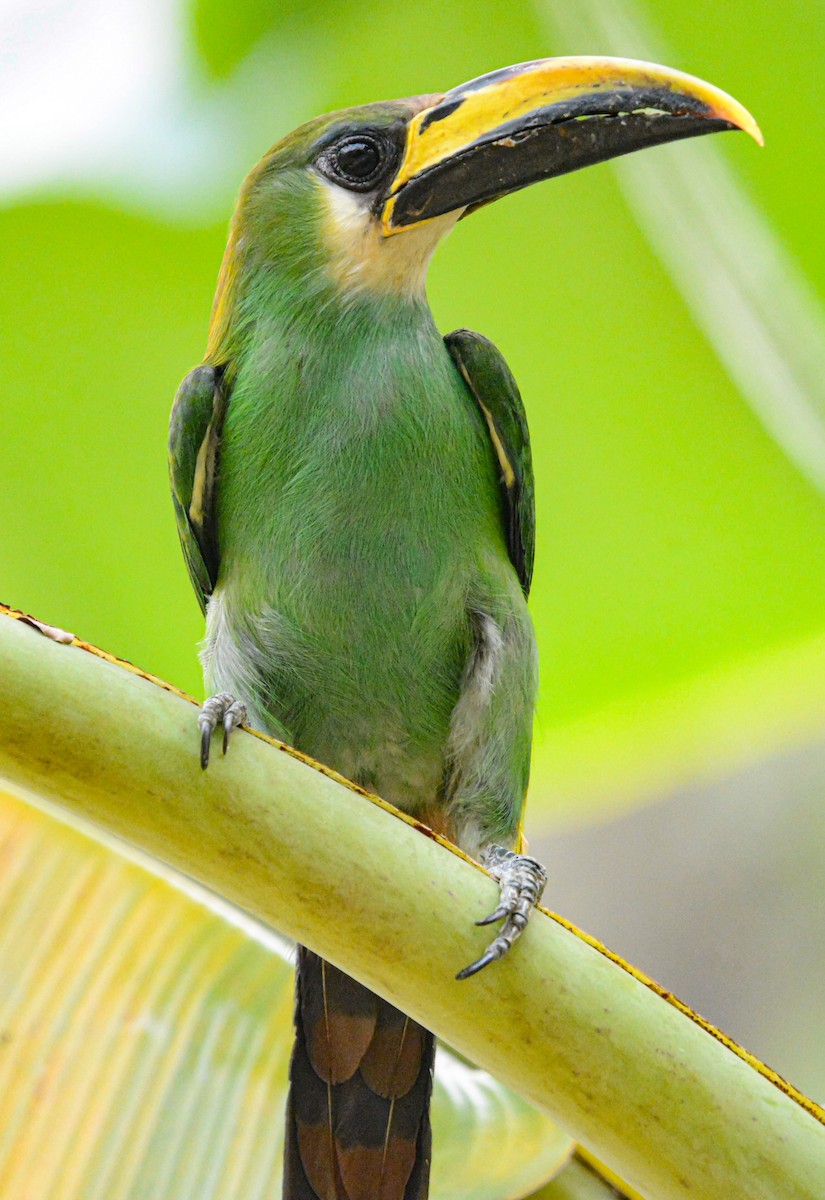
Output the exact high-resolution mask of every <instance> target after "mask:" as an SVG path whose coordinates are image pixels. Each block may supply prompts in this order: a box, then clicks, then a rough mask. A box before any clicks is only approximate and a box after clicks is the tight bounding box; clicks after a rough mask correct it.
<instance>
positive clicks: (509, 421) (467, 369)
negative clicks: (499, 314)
mask: <svg viewBox="0 0 825 1200" xmlns="http://www.w3.org/2000/svg"><path fill="white" fill-rule="evenodd" d="M444 342H445V345H446V347H447V349H448V351H449V352H450V356H451V357H452V360H453V362H454V363H455V365H456V366H457V367H458V369H459V371H460V373H461V377H462V379H463V380H464V382H465V383H466V384H467V387H468V388H469V389H470V392H471V394H472V396H473V399H474V400H475V402H476V404H477V405H478V407H479V409H480V410H481V415H482V416H483V417H484V421H485V424H486V425H487V429H488V432H489V434H490V441H491V442H492V444H493V449H494V451H495V455H496V459H497V461H498V465H499V486H500V488H501V498H502V501H503V503H504V517H505V534H506V538H507V549H508V552H509V554H510V561H511V562H512V564H513V566H514V567H515V569H516V573H517V574H518V577H519V579H520V581H521V586H522V589H523V591H524V594H525V596H528V595H529V594H530V583H531V581H532V578H533V560H534V558H535V550H536V499H535V481H534V477H533V458H532V454H531V452H530V432H529V430H528V428H527V414H526V413H525V411H524V404H523V403H522V399H521V393H520V392H519V390H518V384H517V383H516V381H515V379H514V378H513V374H512V372H511V371H510V368H509V367H508V366H507V363H506V362H505V361H504V358H503V356H502V354H501V353H500V351H499V350H497V349H496V347H495V346H494V345H493V343H492V342H491V341H490V340H489V339H488V338H486V337H483V336H482V335H481V334H480V333H474V332H473V331H472V330H471V329H456V330H454V332H453V333H449V334H447V336H446V337H445V338H444Z"/></svg>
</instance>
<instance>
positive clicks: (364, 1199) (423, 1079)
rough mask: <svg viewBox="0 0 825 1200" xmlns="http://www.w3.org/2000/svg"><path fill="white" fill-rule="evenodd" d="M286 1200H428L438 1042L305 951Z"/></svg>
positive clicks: (298, 993)
mask: <svg viewBox="0 0 825 1200" xmlns="http://www.w3.org/2000/svg"><path fill="white" fill-rule="evenodd" d="M295 988H296V990H295V1045H294V1047H293V1050H292V1061H291V1063H290V1068H289V1097H288V1100H287V1111H286V1145H285V1149H284V1191H283V1196H284V1200H426V1196H427V1189H428V1183H429V1176H430V1113H429V1109H430V1092H431V1090H432V1067H433V1057H434V1053H435V1039H434V1037H433V1035H432V1034H431V1033H429V1032H428V1031H427V1030H426V1029H422V1027H421V1026H420V1025H417V1024H416V1023H415V1021H413V1020H411V1019H410V1018H409V1017H405V1016H404V1014H403V1013H402V1012H399V1010H398V1009H397V1008H393V1006H392V1005H391V1004H388V1003H387V1001H386V1000H382V999H381V998H380V997H379V996H376V995H375V994H374V993H373V992H370V991H368V990H367V988H365V987H363V986H362V985H361V984H360V983H356V982H355V980H354V979H350V978H349V976H348V975H344V974H343V972H342V971H339V970H338V969H337V968H336V967H333V966H332V965H331V964H330V963H328V962H325V961H324V960H323V959H322V958H319V957H318V955H317V954H313V953H312V951H310V950H305V949H304V948H303V947H302V946H300V947H299V948H298V964H297V976H296V985H295Z"/></svg>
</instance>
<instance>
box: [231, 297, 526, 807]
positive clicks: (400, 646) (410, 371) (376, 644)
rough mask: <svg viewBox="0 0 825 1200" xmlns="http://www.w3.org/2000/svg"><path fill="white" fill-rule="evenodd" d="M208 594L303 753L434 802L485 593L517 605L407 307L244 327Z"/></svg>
mask: <svg viewBox="0 0 825 1200" xmlns="http://www.w3.org/2000/svg"><path fill="white" fill-rule="evenodd" d="M218 504H219V513H218V519H219V543H220V550H221V574H220V581H219V589H218V590H219V594H220V595H221V597H222V603H223V604H224V605H225V612H226V615H227V620H228V622H229V624H230V627H231V628H232V629H233V631H234V635H235V636H236V637H238V638H242V639H243V643H244V647H245V652H249V651H250V649H251V651H252V653H253V657H254V658H255V661H256V663H257V670H258V674H259V676H260V680H261V691H260V699H261V703H262V705H263V706H265V708H266V710H267V712H268V713H269V714H270V715H271V716H273V717H275V718H276V720H277V721H279V722H280V723H281V724H282V725H283V726H285V728H286V730H287V732H288V733H289V735H290V737H291V738H292V739H293V740H294V741H295V742H296V744H298V745H299V746H301V747H302V748H303V749H304V750H306V751H307V752H308V753H310V754H313V755H315V756H317V757H319V758H321V759H322V760H323V761H325V762H328V763H330V764H331V765H334V766H336V767H337V768H338V769H339V770H341V771H342V772H344V773H345V774H348V775H350V776H354V777H357V778H360V779H362V780H363V781H364V782H365V783H366V784H368V785H369V786H375V787H378V786H380V787H381V788H382V794H384V795H386V796H387V798H392V799H396V800H397V802H399V803H403V804H404V805H405V807H408V808H409V807H415V804H414V796H415V795H416V794H422V795H423V794H425V793H426V794H428V795H429V796H432V795H433V791H434V788H435V787H436V786H437V783H438V779H439V778H440V775H441V771H442V769H443V761H442V759H443V754H442V752H443V746H444V743H445V741H446V738H447V735H448V731H449V722H450V715H451V712H452V709H453V706H454V704H455V702H456V699H457V696H458V690H459V686H460V682H461V677H462V673H463V671H464V668H465V665H466V662H467V658H468V655H469V652H470V648H471V642H470V639H471V626H470V618H469V614H470V613H471V611H472V609H473V606H474V605H478V604H479V603H483V602H484V596H485V594H486V593H488V592H489V591H490V589H493V590H499V591H501V592H504V593H508V592H509V591H510V590H511V589H513V586H514V590H515V592H516V593H517V592H518V583H517V581H516V580H515V575H514V572H513V570H512V567H511V566H510V563H509V560H508V557H507V551H506V547H505V543H504V537H503V532H502V518H501V511H500V500H499V493H498V485H497V468H496V465H495V459H494V454H493V450H492V447H491V445H490V442H489V438H488V436H487V433H486V429H485V427H484V424H483V420H482V418H481V415H480V414H479V412H478V411H477V409H476V406H475V404H474V401H473V400H472V398H471V396H470V394H469V392H468V391H467V389H466V388H465V386H464V384H463V382H462V381H461V379H460V377H459V375H458V372H457V371H456V369H455V367H454V365H453V363H452V361H451V359H450V357H449V355H448V353H447V351H446V349H445V347H444V344H443V341H442V339H441V337H440V335H439V334H438V332H437V330H436V329H435V326H434V325H433V322H432V319H431V317H430V314H429V311H428V310H427V309H426V307H424V306H423V305H420V306H418V305H416V306H412V305H407V304H403V305H402V304H399V305H397V306H389V305H386V304H380V303H372V304H370V303H368V302H364V304H363V305H362V306H361V307H359V308H357V309H348V310H345V311H344V312H340V311H339V312H338V313H336V314H319V315H318V317H317V319H315V320H314V321H313V322H309V323H308V324H306V325H304V326H303V327H302V328H301V329H300V330H296V328H294V327H293V328H292V329H291V330H290V331H287V329H285V328H284V326H283V325H281V326H280V327H279V324H278V322H277V320H276V319H275V318H273V319H272V320H271V321H268V322H266V323H264V322H260V323H259V324H258V326H257V329H256V334H255V338H254V341H253V342H252V344H251V345H250V346H249V349H248V353H247V354H246V356H245V358H244V360H243V361H242V363H241V365H240V370H239V372H238V376H237V379H236V382H235V386H234V390H233V393H232V398H231V402H230V405H229V412H228V416H227V420H226V425H225V430H224V439H223V444H222V449H221V463H220V492H219V501H218Z"/></svg>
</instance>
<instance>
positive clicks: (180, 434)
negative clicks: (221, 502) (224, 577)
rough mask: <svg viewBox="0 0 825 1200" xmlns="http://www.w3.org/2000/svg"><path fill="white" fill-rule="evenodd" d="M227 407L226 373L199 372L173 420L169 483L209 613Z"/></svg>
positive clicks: (185, 387) (187, 384)
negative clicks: (216, 505) (220, 464)
mask: <svg viewBox="0 0 825 1200" xmlns="http://www.w3.org/2000/svg"><path fill="white" fill-rule="evenodd" d="M227 404H228V394H227V390H226V387H225V384H224V379H223V368H222V367H210V366H201V367H196V368H195V369H194V371H190V372H189V374H188V375H187V376H186V378H185V379H184V380H183V382H182V383H181V385H180V387H179V388H178V391H177V394H176V396H175V402H174V404H173V405H172V413H171V416H170V418H169V481H170V483H171V486H172V502H173V504H174V507H175V520H176V522H177V526H178V535H179V537H180V544H181V549H182V550H183V557H184V559H185V560H186V566H187V568H188V571H189V578H190V579H191V581H192V587H193V588H194V589H195V595H196V596H197V597H198V603H199V604H200V606H201V609H202V611H203V612H206V601H207V599H208V597H209V596H210V595H211V594H212V589H213V588H214V586H215V584H216V582H217V578H218V565H219V555H218V539H217V530H216V526H215V493H216V490H217V482H218V458H219V451H220V441H221V432H222V429H223V422H224V417H225V416H226V408H227Z"/></svg>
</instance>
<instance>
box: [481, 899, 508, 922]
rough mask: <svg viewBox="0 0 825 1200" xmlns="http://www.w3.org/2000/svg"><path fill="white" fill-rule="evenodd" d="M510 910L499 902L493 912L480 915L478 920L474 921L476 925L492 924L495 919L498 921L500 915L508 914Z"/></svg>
mask: <svg viewBox="0 0 825 1200" xmlns="http://www.w3.org/2000/svg"><path fill="white" fill-rule="evenodd" d="M509 914H510V910H509V908H508V907H507V906H506V904H499V906H498V908H497V909H496V910H495V912H491V913H490V915H489V917H482V919H481V920H480V921H476V925H493V924H495V922H496V921H500V920H501V918H502V917H506V916H509Z"/></svg>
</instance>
